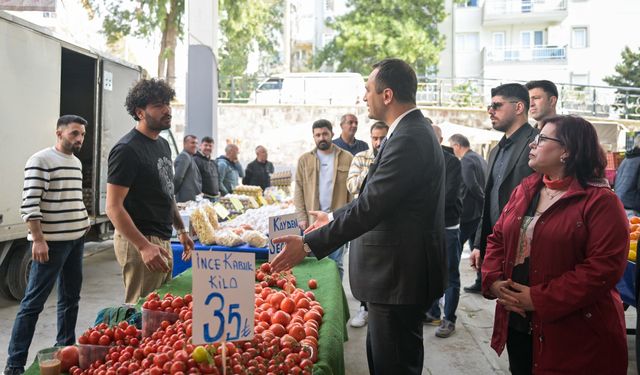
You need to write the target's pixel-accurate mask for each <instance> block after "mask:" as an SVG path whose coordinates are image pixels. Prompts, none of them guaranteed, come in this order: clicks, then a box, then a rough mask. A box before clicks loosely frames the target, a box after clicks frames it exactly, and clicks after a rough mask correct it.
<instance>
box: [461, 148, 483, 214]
mask: <svg viewBox="0 0 640 375" xmlns="http://www.w3.org/2000/svg"><path fill="white" fill-rule="evenodd" d="M460 163H461V164H462V182H463V187H462V191H463V192H462V218H461V219H460V222H461V223H468V222H471V221H473V220H476V219H478V218H480V216H482V204H483V203H484V197H485V194H484V186H485V185H486V184H487V162H486V161H485V160H484V159H483V158H482V156H480V155H478V154H477V153H475V152H473V151H472V150H469V151H467V152H466V153H465V154H464V156H463V157H462V159H461V160H460Z"/></svg>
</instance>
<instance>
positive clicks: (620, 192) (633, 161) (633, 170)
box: [615, 148, 640, 211]
mask: <svg viewBox="0 0 640 375" xmlns="http://www.w3.org/2000/svg"><path fill="white" fill-rule="evenodd" d="M615 192H616V195H617V196H618V197H619V198H620V200H621V201H622V205H623V206H624V208H626V209H628V210H635V211H640V149H637V148H634V149H633V150H631V151H629V152H627V155H626V158H625V159H624V160H623V161H622V163H621V164H620V167H618V172H617V173H616V184H615Z"/></svg>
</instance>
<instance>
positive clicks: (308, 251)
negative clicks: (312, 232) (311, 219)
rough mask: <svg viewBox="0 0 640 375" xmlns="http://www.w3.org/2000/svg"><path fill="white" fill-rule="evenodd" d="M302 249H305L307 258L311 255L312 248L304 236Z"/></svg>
mask: <svg viewBox="0 0 640 375" xmlns="http://www.w3.org/2000/svg"><path fill="white" fill-rule="evenodd" d="M302 249H304V252H305V253H307V256H309V255H311V248H310V247H309V245H308V244H307V243H306V242H305V241H304V236H302Z"/></svg>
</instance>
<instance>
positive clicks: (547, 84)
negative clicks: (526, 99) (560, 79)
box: [524, 79, 558, 98]
mask: <svg viewBox="0 0 640 375" xmlns="http://www.w3.org/2000/svg"><path fill="white" fill-rule="evenodd" d="M524 86H525V87H526V88H527V90H532V89H542V91H544V92H546V93H547V95H549V96H555V97H556V98H557V97H558V88H557V87H556V84H555V83H553V82H551V81H547V80H546V79H541V80H539V81H529V82H527V83H526V84H525V85H524Z"/></svg>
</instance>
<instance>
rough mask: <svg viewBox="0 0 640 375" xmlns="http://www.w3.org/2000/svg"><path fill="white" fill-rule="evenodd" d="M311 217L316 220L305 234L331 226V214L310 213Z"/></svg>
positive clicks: (321, 212)
mask: <svg viewBox="0 0 640 375" xmlns="http://www.w3.org/2000/svg"><path fill="white" fill-rule="evenodd" d="M309 215H311V216H313V217H315V218H316V220H315V221H314V222H313V224H311V225H310V226H309V227H307V229H305V230H304V234H307V233H309V232H313V231H314V230H316V229H318V228H320V227H323V226H325V225H327V224H329V214H328V213H326V212H323V211H309Z"/></svg>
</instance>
